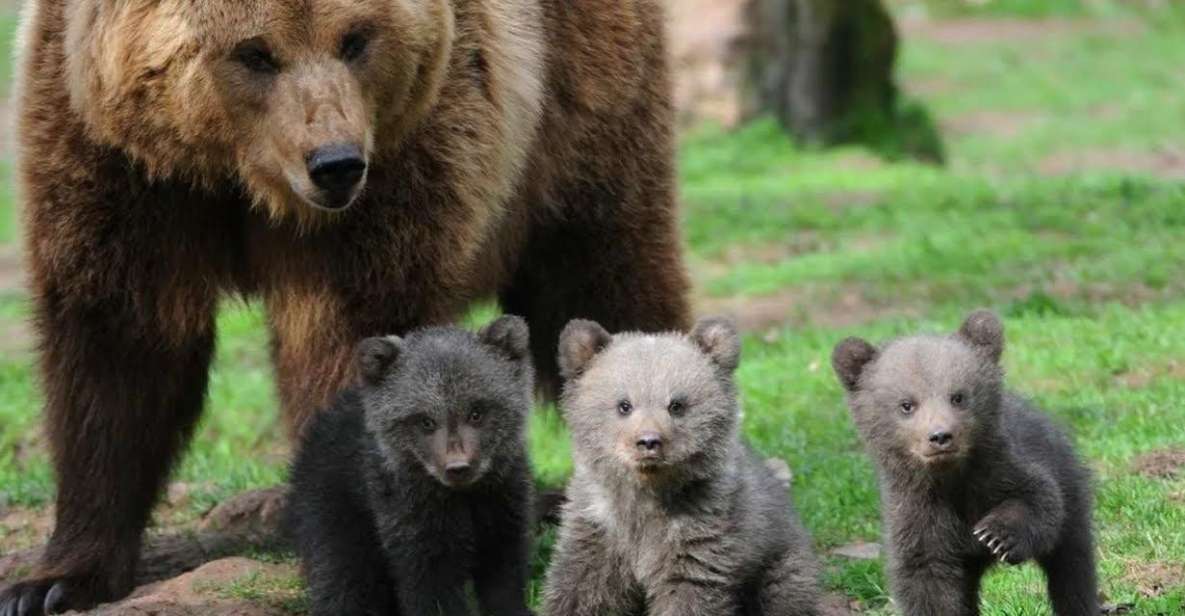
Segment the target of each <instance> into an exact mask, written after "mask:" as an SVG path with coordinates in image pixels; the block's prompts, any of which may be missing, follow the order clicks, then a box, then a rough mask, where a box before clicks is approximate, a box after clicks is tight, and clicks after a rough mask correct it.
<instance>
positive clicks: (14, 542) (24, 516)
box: [0, 507, 53, 578]
mask: <svg viewBox="0 0 1185 616" xmlns="http://www.w3.org/2000/svg"><path fill="white" fill-rule="evenodd" d="M52 528H53V509H52V508H49V509H42V510H37V509H25V508H21V507H17V508H13V509H8V510H5V511H0V554H11V553H13V552H16V551H19V550H26V549H28V548H30V547H33V546H35V545H40V544H41V543H42V542H44V541H45V539H46V538H47V537H48V536H49V531H50V530H51V529H52ZM3 562H4V560H3V559H2V558H0V578H3V573H2V570H3V564H2V563H3Z"/></svg>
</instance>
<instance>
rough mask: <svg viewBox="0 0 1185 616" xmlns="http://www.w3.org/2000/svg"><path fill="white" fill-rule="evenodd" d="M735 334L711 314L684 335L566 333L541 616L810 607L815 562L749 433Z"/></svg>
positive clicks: (680, 615)
mask: <svg viewBox="0 0 1185 616" xmlns="http://www.w3.org/2000/svg"><path fill="white" fill-rule="evenodd" d="M739 354H740V340H739V338H738V336H737V333H736V330H735V329H734V328H733V326H732V325H731V324H730V323H728V322H726V321H722V320H715V319H708V320H704V321H701V322H700V323H699V324H698V325H696V326H695V329H694V330H693V331H692V332H691V334H690V335H682V334H666V335H655V336H651V335H645V334H638V333H627V334H619V335H616V336H610V335H609V333H608V332H607V331H606V330H605V329H604V328H602V327H601V326H600V325H597V324H596V323H593V322H591V321H573V322H571V323H569V324H568V326H567V327H566V328H565V329H564V332H563V333H562V334H561V336H560V352H559V365H560V370H561V373H562V374H563V376H564V378H565V380H566V382H565V385H564V390H563V399H562V402H563V411H564V418H565V419H566V420H567V422H568V425H569V427H570V428H571V431H572V441H573V447H572V449H573V457H574V460H575V467H576V469H575V476H574V477H573V478H572V481H571V482H570V483H569V485H568V497H569V502H568V503H567V505H566V506H565V508H564V511H563V522H562V526H561V528H560V532H559V539H558V544H557V546H556V555H555V557H554V559H553V562H552V566H551V571H550V572H549V574H548V577H547V582H546V584H545V587H544V591H543V606H544V607H543V612H544V614H546V615H547V616H636V615H641V614H649V615H651V616H740V615H745V616H757V615H768V616H810V615H813V614H818V613H819V612H818V610H819V589H818V579H817V575H818V565H817V562H816V560H815V557H814V555H813V554H812V553H811V541H810V538H809V537H808V536H807V534H806V531H805V530H803V528H802V526H801V525H800V524H799V522H798V518H797V516H796V515H795V513H794V509H793V506H792V505H791V502H790V498H789V495H788V494H787V492H786V488H785V486H784V485H782V484H781V483H779V481H778V479H777V478H776V477H775V476H774V474H773V472H772V471H771V470H770V469H769V468H767V467H766V466H765V464H764V463H763V462H762V461H761V460H760V459H759V458H758V457H757V456H756V455H754V454H753V452H752V451H750V450H749V449H748V448H747V447H746V446H744V445H743V444H742V442H741V439H740V438H739V436H738V434H737V433H738V429H739V426H738V424H739V415H740V412H739V407H738V403H737V392H736V386H735V384H734V382H733V371H734V370H735V369H736V367H737V363H738V360H739Z"/></svg>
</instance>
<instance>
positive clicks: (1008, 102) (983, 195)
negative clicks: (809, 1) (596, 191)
mask: <svg viewBox="0 0 1185 616" xmlns="http://www.w3.org/2000/svg"><path fill="white" fill-rule="evenodd" d="M906 4H914V5H917V4H919V3H917V2H913V3H910V2H898V3H896V5H897V6H898V7H899V9H900V10H901V11H903V12H906V11H909V10H913V9H911V8H910V7H908V6H904V5H906ZM1134 4H1137V3H1130V2H1129V3H1120V2H1110V1H1104V0H1099V1H1089V2H1088V1H1086V0H1082V1H1081V2H1080V1H1078V0H1044V1H1038V0H1032V1H1030V0H997V1H994V2H987V3H984V4H982V5H976V6H972V5H970V4H968V3H964V2H959V3H955V2H954V1H953V0H951V1H950V2H946V3H945V4H943V3H942V2H939V0H934V2H930V3H928V7H927V10H928V11H929V12H930V13H932V14H951V15H964V16H966V15H972V16H985V15H986V16H990V17H999V16H1009V17H1033V16H1074V17H1099V16H1104V17H1114V16H1118V17H1122V19H1124V20H1135V21H1134V22H1133V23H1136V24H1140V23H1143V24H1146V27H1142V28H1138V29H1137V30H1136V31H1134V33H1133V31H1132V30H1131V29H1130V28H1127V27H1124V28H1118V29H1116V30H1114V31H1111V30H1107V29H1103V30H1099V29H1066V30H1056V29H1054V30H1051V32H1050V34H1049V35H1048V36H1045V37H1041V38H1040V39H1039V40H1032V41H1029V40H1026V41H1023V42H1018V41H1016V40H1008V39H1006V38H1005V39H1002V40H986V41H982V40H981V41H976V42H968V43H959V44H953V45H940V44H938V43H937V42H934V41H930V40H925V39H910V40H907V41H906V42H905V47H904V49H903V52H902V56H901V65H900V74H901V78H902V81H903V83H904V89H905V91H906V93H907V95H908V96H909V98H910V101H911V104H916V105H919V106H921V107H923V108H924V109H925V111H926V112H927V113H929V114H930V115H931V116H932V117H933V118H934V119H935V121H936V122H937V123H938V125H939V126H945V127H947V129H948V130H946V131H945V133H944V135H943V138H944V140H945V152H946V157H947V162H948V164H947V166H946V167H935V166H930V165H924V164H918V163H913V162H909V161H904V160H890V159H884V158H880V157H878V156H877V155H876V154H875V153H874V152H872V151H870V150H867V149H862V148H858V147H844V148H838V149H834V150H829V151H815V150H805V149H799V148H796V147H795V146H794V144H793V143H791V142H790V141H789V140H788V139H787V138H785V137H784V136H782V135H781V134H780V132H779V131H778V130H777V129H776V127H775V125H774V123H773V122H772V121H759V122H756V123H754V124H752V125H749V126H747V127H744V128H743V129H741V130H738V131H731V132H730V131H723V130H720V129H717V128H712V127H704V128H701V129H698V130H695V131H693V132H692V133H690V134H688V135H685V136H684V139H683V144H682V147H681V149H680V159H679V167H680V176H681V187H682V193H683V200H684V202H685V204H686V207H685V216H684V231H685V235H686V238H687V245H688V255H689V261H690V264H691V267H692V270H693V273H694V277H695V280H696V283H697V293H698V294H699V296H700V297H701V298H704V299H706V300H708V301H720V300H729V301H732V302H739V303H738V304H734V305H739V306H740V307H741V309H742V310H743V309H744V302H747V301H752V300H763V299H768V298H770V297H778V298H786V299H787V301H788V302H789V303H788V304H787V305H788V308H787V315H786V316H787V324H785V325H782V326H777V327H774V328H772V329H771V330H770V331H761V332H755V333H753V334H751V335H749V336H747V337H746V339H745V344H744V361H743V364H742V367H741V369H740V372H739V381H740V385H741V391H742V395H743V396H744V400H745V409H746V414H745V423H744V431H745V434H746V436H747V437H748V438H749V439H750V440H751V441H752V442H753V444H754V445H755V446H756V447H757V448H758V449H759V450H761V451H762V452H764V453H765V454H767V455H771V456H779V457H783V458H785V459H786V460H788V461H789V462H790V464H791V466H792V468H793V469H794V476H795V482H794V495H795V499H796V503H797V506H798V509H799V512H800V513H801V515H802V518H803V520H804V522H805V523H806V525H807V526H808V528H809V529H810V530H811V532H812V533H813V535H814V537H815V540H816V543H817V544H818V547H819V549H820V551H821V552H822V553H824V554H827V553H828V552H829V551H830V550H831V549H832V548H834V547H836V546H839V545H843V544H846V543H850V542H853V541H876V540H878V535H879V530H880V529H879V517H878V512H877V494H876V489H875V484H874V481H873V474H872V467H871V466H870V464H869V461H868V460H867V458H866V456H865V455H864V454H863V452H862V451H861V448H860V446H859V442H858V440H857V438H856V435H855V432H854V431H853V428H852V425H851V422H850V420H849V419H848V416H847V413H846V410H845V408H844V405H843V403H842V396H841V391H840V388H839V386H838V385H837V383H836V382H835V379H834V376H833V375H832V374H831V371H830V367H829V359H828V357H829V353H830V350H831V348H832V346H833V345H834V344H835V343H836V341H838V340H839V339H841V338H843V337H844V336H848V335H860V336H865V337H868V338H872V339H882V338H887V337H891V336H895V335H900V334H905V333H909V332H914V331H918V330H930V331H943V330H949V329H951V328H953V327H954V326H955V325H956V324H957V323H958V322H959V319H960V318H961V317H962V316H963V315H964V314H965V313H966V312H967V311H968V310H970V309H972V308H975V307H978V306H981V305H983V306H989V307H992V308H995V309H996V310H998V311H1000V312H1001V314H1003V315H1004V316H1005V319H1006V325H1007V328H1008V336H1009V338H1008V351H1007V353H1006V356H1005V363H1006V367H1007V369H1008V373H1009V378H1010V383H1011V385H1012V386H1013V387H1014V388H1016V389H1019V390H1021V391H1022V392H1024V393H1026V394H1028V395H1030V396H1032V397H1033V398H1034V399H1035V400H1037V401H1038V402H1039V403H1040V404H1041V405H1042V406H1043V408H1045V409H1046V410H1047V411H1048V412H1049V413H1050V414H1051V415H1053V416H1054V417H1055V418H1056V419H1057V420H1058V421H1059V422H1060V423H1062V424H1063V425H1065V426H1066V427H1067V428H1068V429H1069V430H1070V432H1072V433H1073V435H1074V437H1075V440H1076V441H1077V443H1078V446H1079V449H1080V451H1081V453H1082V454H1083V456H1084V457H1085V458H1086V459H1087V460H1088V461H1089V463H1090V465H1091V467H1092V468H1093V470H1094V472H1095V483H1096V488H1097V501H1098V502H1097V507H1096V511H1095V524H1096V527H1097V529H1098V539H1099V540H1098V543H1099V555H1100V559H1101V560H1100V573H1101V578H1102V585H1103V590H1104V592H1105V593H1106V595H1107V597H1108V600H1109V601H1111V602H1115V603H1130V604H1134V605H1135V608H1134V611H1133V612H1132V613H1134V614H1142V615H1149V616H1151V615H1155V614H1175V613H1181V611H1182V610H1185V581H1180V580H1178V581H1175V582H1171V583H1170V584H1169V587H1168V588H1166V589H1164V590H1163V591H1161V593H1160V594H1158V595H1156V596H1145V595H1143V594H1141V592H1140V586H1139V584H1138V582H1139V581H1140V580H1136V579H1132V578H1131V577H1130V571H1131V567H1132V565H1133V564H1139V563H1149V562H1151V563H1167V564H1172V563H1178V564H1180V563H1185V533H1182V532H1181V529H1182V528H1185V506H1183V503H1185V476H1183V477H1178V478H1176V479H1153V478H1147V477H1143V476H1140V475H1137V474H1134V473H1133V472H1132V460H1133V459H1134V458H1135V457H1137V456H1139V455H1141V454H1143V453H1146V452H1149V451H1156V450H1160V449H1165V448H1170V447H1183V446H1185V378H1183V376H1182V370H1183V369H1182V363H1181V362H1182V358H1185V336H1182V335H1181V334H1180V332H1182V331H1185V276H1183V274H1185V265H1183V264H1185V248H1183V247H1182V246H1183V244H1182V242H1181V241H1180V238H1181V237H1185V184H1183V183H1182V182H1180V181H1175V180H1172V179H1166V178H1165V177H1164V172H1165V169H1163V168H1159V167H1156V166H1155V165H1142V166H1141V165H1128V166H1124V165H1121V164H1113V165H1112V164H1101V165H1099V164H1086V165H1073V164H1071V165H1070V167H1071V168H1072V169H1071V171H1070V172H1068V173H1064V174H1060V175H1057V176H1056V177H1050V175H1049V173H1050V172H1051V171H1056V169H1051V168H1050V167H1051V163H1050V161H1056V160H1058V159H1059V158H1064V157H1066V156H1076V155H1083V154H1090V153H1100V152H1101V153H1104V154H1108V155H1110V154H1113V153H1115V152H1122V153H1125V155H1127V156H1128V157H1129V158H1131V159H1139V158H1140V157H1141V156H1144V157H1147V156H1153V155H1155V154H1156V153H1158V152H1163V151H1174V148H1178V149H1177V150H1175V151H1179V146H1178V145H1177V144H1178V143H1179V137H1180V135H1182V134H1185V115H1182V114H1181V113H1180V111H1181V109H1183V108H1185V94H1183V93H1182V92H1183V90H1182V89H1181V88H1180V87H1178V82H1179V81H1180V80H1179V79H1178V78H1177V75H1178V73H1179V67H1180V66H1185V42H1183V41H1185V21H1182V20H1180V19H1178V18H1177V17H1176V16H1175V15H1174V14H1173V13H1171V12H1167V11H1162V12H1157V13H1153V14H1152V17H1151V18H1150V19H1147V20H1144V18H1143V17H1141V15H1143V14H1145V13H1144V12H1143V11H1144V10H1145V9H1139V10H1135V9H1133V8H1132V7H1133V5H1134ZM940 5H941V6H940ZM8 24H10V22H6V21H4V20H3V19H0V37H2V36H6V35H7V34H10V33H11V27H10V25H8ZM5 28H7V29H5ZM5 62H6V60H5ZM8 70H9V69H8V68H7V64H4V63H3V62H0V76H3V75H5V74H7V73H6V72H5V71H8ZM985 117H986V118H989V119H994V120H993V122H995V124H991V123H989V124H990V125H988V126H986V127H985V126H976V122H974V121H971V120H976V119H977V118H979V119H980V120H979V121H980V122H981V123H982V118H985ZM968 127H970V128H968ZM1085 160H1087V162H1088V163H1089V162H1090V160H1091V158H1090V157H1089V156H1088V157H1086V159H1085ZM1108 160H1109V159H1108ZM5 168H6V167H0V169H5ZM12 209H13V208H12V204H11V200H10V199H7V198H0V249H3V248H4V246H3V243H4V242H11V241H13V238H14V237H15V235H16V228H15V224H14V223H9V222H5V221H6V220H10V219H11V213H12ZM852 298H856V305H857V306H858V307H859V309H852V308H851V306H850V301H849V300H851V299H852ZM495 313H496V308H494V307H493V306H488V305H486V306H482V307H479V308H477V309H476V310H475V311H474V313H473V314H472V315H471V316H470V317H469V318H468V319H467V320H466V322H467V324H469V325H470V326H476V325H478V324H480V323H483V322H485V321H486V320H488V319H489V318H490V317H491V316H492V315H493V314H495ZM27 317H28V306H27V304H26V300H25V299H24V298H23V296H21V295H20V294H19V293H14V292H11V291H8V292H4V291H3V290H0V334H2V333H3V332H5V331H8V330H6V329H5V328H6V327H8V326H18V325H19V324H20V323H21V322H23V321H25V320H26V319H27ZM0 348H6V347H0ZM39 407H40V394H39V393H38V391H37V387H36V377H35V371H34V367H33V358H32V356H31V355H29V354H27V353H20V352H8V351H7V350H6V351H4V353H3V354H0V502H7V503H8V504H10V505H20V506H28V507H40V506H43V505H45V504H46V503H47V502H49V500H50V498H51V496H52V480H53V479H52V474H51V472H50V470H49V466H48V462H47V456H46V454H45V451H44V448H43V439H42V438H41V436H40V433H39V430H40V427H39V421H38V411H39ZM530 446H531V452H532V456H533V458H534V462H535V470H536V474H537V476H538V478H539V480H540V481H541V483H543V484H545V485H558V484H559V483H561V482H562V481H563V480H564V479H565V478H566V477H567V476H568V474H569V473H570V472H571V454H570V449H569V444H568V440H567V435H566V433H565V431H564V428H563V425H562V422H561V421H560V419H559V417H558V414H557V413H556V412H555V411H554V409H550V408H547V409H540V410H539V412H537V413H536V414H535V415H534V416H533V417H532V420H531V439H530ZM287 449H288V448H287V445H286V444H285V443H284V440H283V438H282V428H281V426H280V425H279V424H278V422H277V406H276V401H275V393H274V387H273V384H272V371H271V368H270V365H269V358H268V336H267V333H266V331H265V328H264V317H263V314H262V313H261V311H260V309H259V308H258V307H257V306H255V305H241V304H236V303H228V304H227V306H226V308H225V310H224V311H223V314H222V315H221V318H220V319H219V343H218V354H217V360H216V364H215V368H214V372H213V375H212V379H211V386H210V401H209V411H208V412H207V414H206V416H205V418H204V419H203V422H202V424H201V426H200V427H199V430H198V435H197V438H196V439H195V441H194V444H193V446H192V447H191V449H190V451H189V453H188V455H187V456H186V458H185V460H184V461H183V463H182V464H181V466H180V468H179V470H178V473H177V480H178V481H185V482H187V483H190V484H191V485H192V486H194V488H193V492H192V493H193V494H194V497H193V498H191V503H192V504H191V505H190V506H191V507H192V509H193V511H194V512H195V513H196V512H198V511H201V510H203V509H205V508H208V507H209V506H210V505H211V504H213V503H215V502H217V501H219V500H221V499H223V498H225V497H226V496H228V495H230V494H232V493H234V492H236V491H239V490H242V489H246V488H252V487H262V486H268V485H273V484H275V483H277V482H280V481H282V480H283V479H284V474H285V460H286V457H287ZM553 540H554V533H552V532H549V533H547V534H546V535H545V536H544V537H543V538H541V541H540V549H539V551H538V554H537V556H536V559H535V562H534V564H533V567H534V571H535V572H536V575H535V579H534V581H533V582H532V586H531V593H532V596H537V594H538V591H539V586H538V584H539V579H540V578H541V576H542V573H543V571H544V570H545V568H546V563H547V560H548V554H549V552H550V546H551V543H552V541H553ZM826 560H827V563H828V567H827V578H826V579H827V584H828V587H829V589H830V590H832V591H833V592H838V593H842V594H844V595H846V596H847V597H849V598H850V599H852V600H858V601H859V602H860V604H861V605H862V606H864V607H865V608H866V609H867V610H868V611H869V613H873V614H886V613H891V607H889V606H888V603H887V600H888V597H887V591H886V589H887V582H886V579H885V573H884V566H883V563H882V562H881V561H879V560H876V561H865V562H853V561H847V560H844V559H841V558H837V557H829V556H828V557H826ZM292 583H293V581H291V580H281V581H280V582H279V583H278V584H279V586H276V585H275V584H274V583H272V582H266V583H265V582H263V581H260V580H254V579H251V580H244V581H242V582H241V583H239V584H237V585H235V586H234V587H233V588H229V589H226V590H225V592H226V593H227V596H232V597H239V598H248V599H259V600H262V601H272V600H273V599H274V596H275V595H278V596H281V597H284V599H283V600H284V601H285V603H284V604H283V607H284V608H285V609H292V610H295V611H300V610H301V603H300V602H299V600H296V599H292V597H291V596H290V595H291V593H290V591H291V590H292V586H291V585H292ZM269 597H273V599H269ZM984 608H985V609H984V613H985V614H989V615H1044V614H1048V613H1049V610H1048V608H1047V607H1046V606H1045V603H1044V601H1043V599H1042V580H1041V576H1040V573H1039V571H1038V570H1037V569H1035V568H1034V567H1032V566H1024V567H1019V568H1014V569H1007V570H999V571H997V572H995V573H993V574H992V575H991V576H990V577H989V578H988V579H987V582H986V585H985V589H984Z"/></svg>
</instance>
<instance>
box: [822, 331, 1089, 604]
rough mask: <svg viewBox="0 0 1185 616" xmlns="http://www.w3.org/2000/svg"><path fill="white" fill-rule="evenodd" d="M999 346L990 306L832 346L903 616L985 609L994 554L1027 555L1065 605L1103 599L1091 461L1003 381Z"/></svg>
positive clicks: (1013, 558) (1011, 558) (1005, 558)
mask: <svg viewBox="0 0 1185 616" xmlns="http://www.w3.org/2000/svg"><path fill="white" fill-rule="evenodd" d="M1003 351H1004V330H1003V326H1002V325H1001V323H1000V321H999V319H998V318H996V316H995V315H994V314H992V313H990V312H987V311H978V312H975V313H973V314H971V315H970V316H969V317H968V318H967V320H966V321H965V322H964V323H963V326H962V327H961V328H960V329H959V331H958V332H956V333H955V334H953V335H950V336H913V337H909V338H904V339H900V340H895V341H893V342H890V343H888V344H886V345H884V346H883V347H882V348H879V349H878V348H876V347H874V346H872V345H871V344H869V343H868V342H865V341H863V340H860V339H855V338H851V339H848V340H845V341H843V342H842V343H840V344H839V345H838V346H837V347H836V348H835V352H834V354H833V357H832V363H833V365H834V367H835V372H836V374H837V375H838V376H839V380H840V382H841V383H842V384H843V386H844V387H845V388H846V389H847V392H848V404H849V406H850V407H851V410H852V416H853V418H855V421H856V426H857V428H858V429H859V431H860V435H861V437H862V438H863V440H864V443H865V446H866V448H867V449H868V452H869V453H870V454H871V455H872V457H873V459H874V460H875V462H876V464H877V469H878V474H879V477H880V487H881V501H882V503H881V509H882V513H883V516H884V523H885V535H886V537H885V543H886V544H887V547H888V552H889V566H890V577H891V579H892V583H893V596H894V599H895V600H896V602H897V604H898V607H899V608H900V609H901V610H902V612H903V613H904V614H906V615H907V616H930V615H932V616H959V615H972V614H978V613H979V582H980V578H981V577H982V576H983V574H984V572H985V571H986V570H987V569H988V567H990V566H991V565H993V564H994V563H996V562H997V561H999V562H1005V563H1009V564H1019V563H1022V562H1024V561H1027V560H1030V559H1035V560H1036V561H1037V562H1038V563H1039V564H1040V565H1041V567H1042V568H1043V569H1044V570H1045V574H1046V576H1047V577H1048V582H1049V584H1048V585H1049V598H1050V600H1051V601H1052V602H1053V609H1054V612H1055V613H1056V614H1058V616H1086V615H1093V614H1097V613H1098V599H1097V597H1098V595H1097V591H1096V586H1095V566H1094V549H1093V547H1092V546H1093V544H1092V541H1091V525H1090V509H1091V494H1090V480H1089V477H1088V474H1087V471H1086V469H1085V468H1084V467H1083V466H1082V464H1081V463H1079V462H1078V460H1077V459H1076V458H1075V456H1074V452H1073V450H1072V448H1071V446H1070V442H1069V440H1068V439H1067V438H1066V436H1065V435H1064V434H1063V433H1062V432H1061V431H1060V430H1058V429H1057V428H1056V427H1055V426H1054V425H1053V424H1052V423H1051V422H1050V421H1049V419H1047V418H1046V417H1045V416H1044V415H1042V414H1041V413H1040V412H1039V411H1038V410H1037V409H1035V408H1033V406H1032V405H1030V404H1029V403H1028V402H1026V401H1025V400H1023V399H1021V398H1020V397H1019V396H1017V395H1016V394H1013V393H1011V392H1009V391H1007V390H1005V389H1004V383H1003V370H1002V369H1001V368H1000V355H1001V354H1002V353H1003Z"/></svg>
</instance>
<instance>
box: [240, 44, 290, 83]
mask: <svg viewBox="0 0 1185 616" xmlns="http://www.w3.org/2000/svg"><path fill="white" fill-rule="evenodd" d="M234 59H235V61H236V62H238V63H239V64H242V65H243V66H245V67H247V69H248V70H250V71H252V72H255V73H260V74H264V75H274V74H276V73H278V72H280V64H279V63H278V62H276V58H275V57H274V56H272V52H271V50H269V49H268V48H267V44H266V43H264V42H263V41H261V40H259V39H251V40H249V41H244V42H243V43H240V44H239V46H238V47H237V48H236V49H235V51H234Z"/></svg>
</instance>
